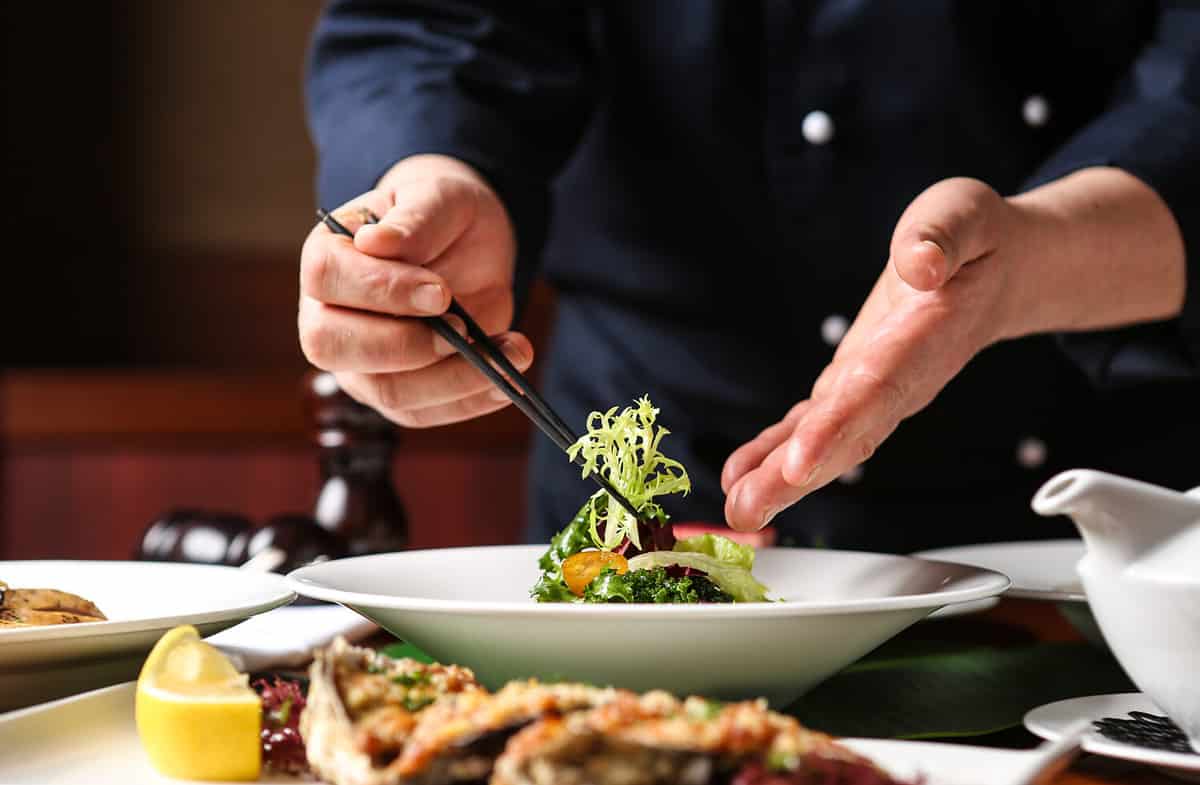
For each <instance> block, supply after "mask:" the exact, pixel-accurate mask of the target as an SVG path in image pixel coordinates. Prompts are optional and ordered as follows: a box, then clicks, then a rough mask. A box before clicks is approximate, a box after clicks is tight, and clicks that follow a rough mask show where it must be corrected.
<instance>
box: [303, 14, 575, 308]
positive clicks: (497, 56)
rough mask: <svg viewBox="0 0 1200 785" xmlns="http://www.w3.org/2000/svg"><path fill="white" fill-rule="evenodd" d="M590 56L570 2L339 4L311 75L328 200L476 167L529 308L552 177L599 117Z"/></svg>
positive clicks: (324, 20) (323, 195) (320, 37)
mask: <svg viewBox="0 0 1200 785" xmlns="http://www.w3.org/2000/svg"><path fill="white" fill-rule="evenodd" d="M589 53H590V44H589V31H588V22H587V17H586V15H585V12H584V11H583V10H582V9H581V8H579V7H576V6H575V5H574V4H572V3H570V2H554V1H553V0H547V2H532V1H530V0H523V1H522V2H510V1H509V0H456V1H450V0H443V1H442V2H439V1H438V0H392V1H390V2H388V1H386V0H383V1H381V0H334V2H332V3H330V4H329V6H328V7H327V8H326V9H325V11H324V13H323V14H322V16H321V18H320V20H319V21H318V23H317V27H316V31H315V32H314V34H313V41H312V46H311V49H310V52H309V60H308V69H307V84H306V88H307V89H306V102H307V109H308V117H309V125H310V130H311V133H312V136H313V138H314V140H315V144H316V147H317V155H318V175H317V191H318V194H319V198H320V199H321V201H322V203H324V204H326V205H329V206H331V207H332V206H333V205H337V204H341V203H343V202H345V201H347V200H348V199H351V198H353V197H354V196H357V195H358V194H360V193H362V192H364V191H367V190H369V189H371V188H373V187H374V186H375V183H376V182H377V181H378V180H379V178H380V177H381V176H382V175H383V174H384V173H385V172H386V171H387V170H388V169H389V168H391V166H392V165H393V164H395V163H396V162H397V161H399V160H400V159H402V158H405V157H407V156H410V155H416V154H420V153H441V154H444V155H449V156H453V157H455V158H458V159H460V160H462V161H464V162H466V163H468V164H471V165H472V166H474V167H475V168H477V169H479V170H480V171H481V172H482V173H483V174H484V176H485V177H487V178H488V179H489V181H490V182H491V184H492V186H493V187H494V188H495V189H496V191H497V193H498V194H499V195H500V198H501V200H502V201H503V202H504V205H505V207H506V208H507V209H508V212H509V215H510V216H511V217H512V220H513V223H514V226H515V227H516V232H517V243H518V249H519V251H518V259H517V271H516V281H515V288H516V292H517V297H518V300H519V301H520V300H522V299H523V296H524V294H525V292H526V289H527V288H528V285H529V284H530V282H531V281H532V278H533V276H534V274H535V272H536V268H537V260H538V258H539V256H540V253H541V247H542V245H543V242H544V239H545V233H546V223H547V220H548V206H549V190H548V188H549V181H550V179H551V178H552V177H553V176H554V174H555V173H556V172H557V171H558V170H559V169H560V168H561V167H562V166H563V164H564V163H565V161H566V159H567V158H568V156H569V155H570V153H571V151H572V150H573V148H574V146H575V144H576V143H577V141H578V139H579V137H580V135H581V134H582V131H583V128H584V125H585V123H586V120H587V116H588V113H589V109H590V103H591V90H590V83H589V78H588V75H589V71H590V68H589V66H590V58H591V56H590V54H589Z"/></svg>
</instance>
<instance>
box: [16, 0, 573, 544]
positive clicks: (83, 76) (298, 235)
mask: <svg viewBox="0 0 1200 785" xmlns="http://www.w3.org/2000/svg"><path fill="white" fill-rule="evenodd" d="M320 8H321V2H320V0H253V1H252V2H245V0H127V1H126V2H113V3H104V2H86V3H30V2H25V3H17V2H9V3H6V4H5V5H4V12H3V13H4V19H3V24H0V29H2V30H3V32H2V35H3V36H4V44H3V50H4V54H3V57H4V77H3V81H4V106H5V122H4V133H5V145H4V156H5V165H4V174H5V177H4V182H5V185H6V186H7V188H6V195H7V209H6V210H5V221H6V224H7V225H6V231H5V234H4V238H5V242H4V245H3V248H4V256H5V259H4V268H3V269H4V273H5V275H4V277H3V279H2V282H0V292H3V295H4V306H5V307H4V309H3V311H4V321H3V323H2V324H3V341H2V343H0V559H14V558H40V557H49V556H69V557H92V558H127V557H128V556H129V555H130V553H131V551H132V548H133V546H134V544H135V542H136V541H137V540H138V539H139V538H140V533H141V532H142V530H143V528H144V527H145V526H146V524H147V523H149V521H150V520H152V519H153V518H154V517H155V516H157V515H158V514H160V513H161V512H163V511H164V510H165V509H167V508H170V507H177V506H187V507H201V508H208V509H219V510H229V511H234V512H239V513H243V514H247V515H250V516H251V517H253V518H254V519H256V520H259V521H261V520H263V519H265V518H266V517H267V516H270V515H273V514H275V513H280V512H288V511H298V512H304V511H306V510H308V509H310V508H311V504H312V501H313V499H314V497H315V493H316V490H317V487H318V481H319V478H318V472H317V463H316V450H315V448H314V447H313V446H312V444H311V424H310V423H309V422H308V420H307V416H306V414H305V412H304V408H303V405H302V394H301V383H302V379H303V376H304V374H305V373H306V372H307V370H308V368H307V365H306V363H305V362H304V359H303V357H302V355H301V353H300V350H299V347H298V345H297V340H296V328H295V318H296V299H297V295H298V284H297V273H298V262H299V251H300V246H301V244H302V242H303V240H304V236H305V234H306V233H307V232H308V230H309V228H310V226H311V225H312V223H311V222H312V215H313V208H314V207H315V205H314V203H313V152H312V148H311V145H310V142H309V139H308V135H307V131H306V128H305V125H304V111H303V101H302V88H301V84H302V76H303V58H304V52H305V47H306V45H307V41H308V36H309V33H310V30H311V27H312V25H313V22H314V20H315V18H316V16H317V14H318V12H319V11H320ZM551 308H552V303H551V298H550V296H549V294H548V293H547V292H546V291H545V290H541V289H539V290H538V292H537V293H536V295H535V298H534V303H533V305H532V306H531V308H530V314H529V316H530V324H529V325H528V326H529V329H530V331H531V332H532V333H533V334H534V337H535V344H537V343H539V342H540V341H541V336H542V335H543V334H544V332H545V324H546V321H547V320H548V318H549V314H550V309H551ZM528 437H529V434H528V428H527V427H526V425H525V423H524V421H523V420H522V418H521V417H520V415H519V414H515V413H514V412H513V411H511V410H510V411H506V412H504V413H501V414H498V415H493V416H491V417H487V418H484V419H482V420H479V421H477V422H473V423H469V424H466V425H463V426H455V427H450V428H440V429H435V430H430V431H413V432H406V433H404V434H402V439H401V443H400V446H399V451H398V456H397V460H396V466H395V480H396V486H397V488H398V490H399V492H400V494H401V497H402V498H403V500H404V502H405V504H406V505H407V506H408V508H409V512H410V517H411V525H412V529H413V532H412V535H413V544H414V545H417V546H437V545H455V544H468V543H492V542H510V541H515V540H516V539H517V538H518V536H519V531H520V526H521V521H522V516H523V496H522V490H521V489H522V487H523V474H524V458H525V452H526V449H527V445H528Z"/></svg>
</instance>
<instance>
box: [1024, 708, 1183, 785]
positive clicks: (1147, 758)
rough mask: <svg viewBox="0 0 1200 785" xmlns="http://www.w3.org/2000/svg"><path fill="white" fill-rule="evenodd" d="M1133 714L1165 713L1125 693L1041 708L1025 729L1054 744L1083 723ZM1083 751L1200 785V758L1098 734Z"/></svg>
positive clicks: (1032, 713) (1091, 736)
mask: <svg viewBox="0 0 1200 785" xmlns="http://www.w3.org/2000/svg"><path fill="white" fill-rule="evenodd" d="M1131 711H1145V712H1149V713H1151V714H1158V715H1162V714H1164V712H1163V710H1162V709H1160V708H1158V707H1157V706H1155V705H1154V702H1153V701H1151V700H1150V699H1149V698H1148V697H1146V696H1145V695H1143V694H1142V693H1140V692H1123V693H1116V694H1113V695H1092V696H1089V697H1086V698H1072V699H1070V700H1062V701H1057V702H1055V703H1048V704H1046V705H1045V706H1039V707H1038V708H1036V709H1033V710H1032V711H1030V712H1029V713H1028V714H1026V715H1025V727H1026V728H1028V729H1029V731H1030V733H1034V734H1037V735H1038V736H1041V737H1042V738H1043V739H1049V740H1051V741H1053V740H1054V739H1057V738H1058V737H1059V736H1061V735H1062V733H1063V731H1064V730H1065V729H1066V728H1069V727H1070V726H1072V725H1073V724H1075V723H1077V722H1079V721H1080V720H1099V719H1103V718H1105V717H1113V718H1115V719H1121V718H1124V717H1125V716H1126V715H1127V714H1129V712H1131ZM1083 748H1084V749H1085V750H1087V751H1088V752H1091V753H1094V754H1096V755H1104V756H1107V757H1110V758H1118V759H1121V760H1129V761H1134V762H1137V763H1145V764H1149V765H1151V766H1157V767H1160V768H1163V769H1165V770H1167V772H1168V773H1170V774H1172V775H1175V776H1179V775H1180V774H1182V773H1187V778H1188V779H1191V780H1195V781H1198V782H1200V755H1188V754H1185V753H1182V752H1167V751H1164V750H1152V749H1146V748H1145V747H1139V746H1137V745H1134V744H1123V743H1121V742H1119V741H1113V740H1112V739H1108V738H1105V737H1104V736H1101V735H1100V734H1099V733H1095V732H1092V733H1089V734H1088V735H1087V736H1085V737H1084V738H1083Z"/></svg>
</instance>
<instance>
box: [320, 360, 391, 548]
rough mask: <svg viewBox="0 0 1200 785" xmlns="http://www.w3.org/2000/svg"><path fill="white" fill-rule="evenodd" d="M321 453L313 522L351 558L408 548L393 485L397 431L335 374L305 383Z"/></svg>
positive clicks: (323, 375) (321, 374)
mask: <svg viewBox="0 0 1200 785" xmlns="http://www.w3.org/2000/svg"><path fill="white" fill-rule="evenodd" d="M305 387H306V392H307V398H308V402H309V407H310V412H311V414H312V417H313V420H314V422H315V424H316V441H317V445H318V447H319V448H320V450H321V454H320V462H321V490H320V493H318V494H317V501H316V505H315V507H314V509H313V517H314V518H315V519H316V521H317V523H319V524H320V525H321V526H322V527H323V528H324V529H326V530H328V531H330V532H332V533H333V534H335V535H337V536H338V537H339V538H340V539H341V540H342V541H343V542H344V543H345V544H346V550H347V552H348V554H349V555H351V556H357V555H360V554H364V553H382V552H386V551H398V550H401V549H403V548H406V547H408V518H407V516H406V515H405V514H404V507H403V505H402V504H401V503H400V498H399V497H398V496H397V495H396V489H395V487H394V486H393V485H392V458H393V456H394V454H395V448H396V439H397V430H396V426H395V425H394V424H392V422H391V421H390V420H388V419H386V418H385V417H383V416H382V415H381V414H379V413H378V412H376V411H375V410H374V409H372V408H371V407H369V406H364V405H363V404H361V403H359V402H358V401H355V400H354V399H353V398H351V397H350V396H349V395H347V394H346V393H345V392H343V391H342V389H341V388H340V387H339V386H338V383H337V380H336V379H335V378H334V376H333V374H330V373H318V372H314V373H310V374H308V376H307V377H306V378H305Z"/></svg>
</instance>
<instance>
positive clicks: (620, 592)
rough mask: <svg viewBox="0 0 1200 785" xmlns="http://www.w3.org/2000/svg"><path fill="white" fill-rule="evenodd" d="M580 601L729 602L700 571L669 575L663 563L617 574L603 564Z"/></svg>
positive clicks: (726, 595) (728, 597)
mask: <svg viewBox="0 0 1200 785" xmlns="http://www.w3.org/2000/svg"><path fill="white" fill-rule="evenodd" d="M583 601H584V602H648V603H697V602H733V598H732V597H730V596H729V595H728V594H726V593H725V592H723V591H721V590H720V589H719V588H718V587H717V585H716V584H714V583H713V582H712V581H710V580H708V579H707V578H705V577H704V576H702V575H689V576H683V577H672V576H671V575H668V574H667V569H666V568H665V567H655V568H654V569H650V570H637V571H630V572H627V573H624V574H618V573H616V572H615V571H613V570H612V569H609V568H606V569H604V570H603V571H602V572H601V573H600V574H599V575H597V576H596V577H595V578H593V579H592V582H591V583H589V584H588V585H587V588H585V589H584V592H583Z"/></svg>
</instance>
